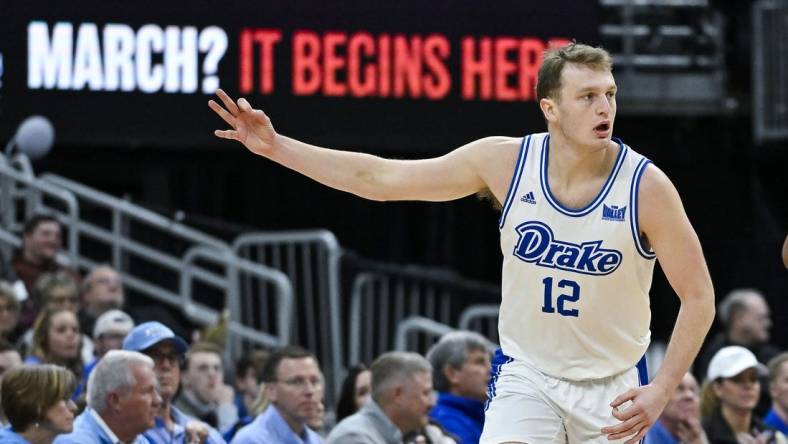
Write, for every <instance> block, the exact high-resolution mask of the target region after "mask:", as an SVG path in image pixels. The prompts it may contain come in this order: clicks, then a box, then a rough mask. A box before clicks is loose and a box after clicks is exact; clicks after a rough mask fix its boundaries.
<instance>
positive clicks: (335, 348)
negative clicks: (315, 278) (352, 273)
mask: <svg viewBox="0 0 788 444" xmlns="http://www.w3.org/2000/svg"><path fill="white" fill-rule="evenodd" d="M308 242H317V243H320V244H322V245H323V246H324V248H325V250H326V252H327V255H328V257H327V259H326V268H327V272H326V275H325V276H324V277H325V278H326V280H327V288H326V290H327V292H328V307H327V308H328V316H329V332H330V334H329V335H328V336H329V337H328V338H324V339H323V340H324V341H328V343H329V344H330V346H329V347H328V348H329V349H330V350H331V353H332V356H321V357H320V358H321V359H322V364H323V365H325V366H328V367H329V369H330V372H331V375H332V379H331V380H330V386H329V387H328V390H327V393H326V399H327V401H329V402H332V401H333V400H334V396H335V393H334V392H336V391H338V390H339V387H340V384H341V383H342V379H343V378H344V374H345V368H344V366H343V357H344V352H343V343H342V338H341V337H340V336H341V334H340V332H341V331H342V317H341V316H342V314H341V312H340V306H341V301H340V267H339V261H340V258H341V255H342V250H341V247H340V245H339V242H338V241H337V238H336V236H334V233H332V232H330V231H328V230H289V231H279V232H255V233H247V234H242V235H240V236H238V237H237V238H236V239H235V240H234V241H233V243H232V247H231V248H232V251H233V252H234V253H235V254H236V255H237V256H242V251H243V250H244V249H246V248H254V247H259V246H262V245H272V244H291V245H292V244H294V243H308ZM299 300H301V298H300V299H299Z"/></svg>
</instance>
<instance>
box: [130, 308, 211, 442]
mask: <svg viewBox="0 0 788 444" xmlns="http://www.w3.org/2000/svg"><path fill="white" fill-rule="evenodd" d="M123 349H124V350H134V351H139V352H141V353H143V354H145V355H148V356H150V358H151V359H153V363H154V364H155V365H154V368H153V371H154V372H155V373H156V379H157V380H158V382H159V395H161V399H162V402H161V407H160V409H159V415H157V416H156V425H155V427H153V428H152V429H149V430H147V431H146V432H145V433H144V435H145V437H146V438H147V439H148V441H150V442H151V443H152V444H193V443H202V442H205V443H206V444H225V441H224V439H223V438H222V437H221V435H220V434H219V432H218V431H217V430H216V429H214V428H212V427H210V426H208V425H207V424H205V423H203V422H200V421H197V420H195V419H193V418H191V417H189V416H187V415H186V414H184V413H183V412H181V411H180V410H179V409H178V408H176V407H175V406H174V405H172V401H173V398H174V397H175V394H176V393H178V387H179V386H180V381H181V364H182V363H183V360H184V354H185V353H186V350H187V349H188V347H187V345H186V342H185V341H184V340H183V339H181V338H180V337H178V336H177V335H175V333H174V332H173V331H172V330H171V329H169V328H168V327H166V326H165V325H164V324H162V323H160V322H156V321H152V322H145V323H143V324H140V325H138V326H137V327H135V328H134V329H133V330H131V332H130V333H129V334H128V335H127V336H126V338H125V339H124V340H123Z"/></svg>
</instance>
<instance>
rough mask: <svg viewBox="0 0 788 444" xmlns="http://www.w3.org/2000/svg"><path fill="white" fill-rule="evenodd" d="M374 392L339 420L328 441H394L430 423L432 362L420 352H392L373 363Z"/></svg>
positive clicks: (338, 443) (433, 399) (400, 439)
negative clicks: (363, 402)
mask: <svg viewBox="0 0 788 444" xmlns="http://www.w3.org/2000/svg"><path fill="white" fill-rule="evenodd" d="M370 371H371V372H372V396H371V398H370V399H369V400H368V401H367V402H366V403H365V404H364V406H363V407H361V410H359V411H358V412H356V413H354V414H353V415H350V416H348V417H347V418H345V419H344V420H343V421H342V422H340V423H339V424H337V426H336V427H335V428H334V430H332V431H331V433H330V434H329V435H328V439H327V441H326V442H327V443H329V444H333V443H337V444H341V443H346V442H364V443H374V444H377V443H381V444H386V443H392V442H401V441H403V439H404V437H405V436H406V435H408V434H410V433H412V432H414V431H418V430H421V429H423V428H424V427H426V426H427V425H428V422H429V421H428V413H429V411H430V410H431V409H432V407H433V406H434V405H435V397H434V395H433V390H432V366H431V365H430V363H429V361H427V360H426V359H424V357H422V356H421V355H419V354H417V353H408V352H389V353H384V354H383V355H381V356H380V357H378V358H377V359H376V360H375V362H373V363H372V366H371V367H370Z"/></svg>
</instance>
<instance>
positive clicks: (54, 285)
mask: <svg viewBox="0 0 788 444" xmlns="http://www.w3.org/2000/svg"><path fill="white" fill-rule="evenodd" d="M31 297H33V298H34V299H35V300H36V301H37V303H38V304H39V306H40V307H41V312H40V313H39V316H40V315H41V313H44V312H46V311H52V310H68V311H70V312H72V313H74V314H75V315H76V314H77V312H78V311H79V285H78V284H77V281H76V280H75V279H74V277H73V276H72V275H71V274H69V273H67V272H65V271H58V272H55V273H46V274H44V275H42V276H41V277H40V278H39V279H38V281H36V285H35V287H34V289H33V294H32V296H31ZM34 328H35V324H34ZM32 342H33V330H30V331H29V332H28V333H27V334H26V335H25V337H24V338H23V343H22V346H21V348H22V349H24V350H28V351H29V350H31V349H32V347H33V345H32ZM80 342H81V344H82V345H81V349H80V355H81V357H82V363H83V364H86V363H88V362H90V361H92V360H93V341H92V340H91V339H90V337H88V336H86V335H82V338H81V341H80ZM28 354H29V353H28Z"/></svg>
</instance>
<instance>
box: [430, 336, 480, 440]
mask: <svg viewBox="0 0 788 444" xmlns="http://www.w3.org/2000/svg"><path fill="white" fill-rule="evenodd" d="M489 345H490V344H489V341H487V340H486V339H485V338H484V337H483V336H482V335H480V334H478V333H474V332H470V331H457V332H453V333H449V334H446V335H444V336H443V337H442V338H441V339H440V341H438V343H436V344H435V345H433V346H432V348H431V349H430V350H429V351H428V352H427V359H428V360H429V361H430V364H432V380H433V384H434V386H435V390H437V391H438V393H439V395H438V402H437V404H436V405H435V408H433V409H432V411H431V412H430V417H431V418H432V419H434V420H435V421H437V422H438V424H440V425H441V426H443V428H444V429H446V430H447V431H448V432H450V433H452V434H453V435H455V436H456V437H457V438H458V441H457V442H458V443H459V444H470V443H478V442H479V438H480V437H481V434H482V428H483V427H484V401H485V400H486V399H487V383H488V381H489V379H490V351H489V350H488V346H489Z"/></svg>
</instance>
